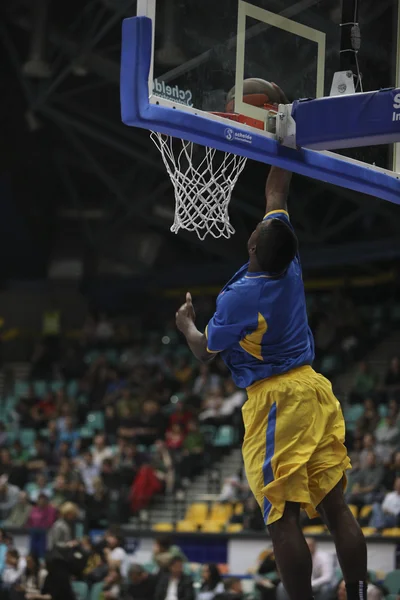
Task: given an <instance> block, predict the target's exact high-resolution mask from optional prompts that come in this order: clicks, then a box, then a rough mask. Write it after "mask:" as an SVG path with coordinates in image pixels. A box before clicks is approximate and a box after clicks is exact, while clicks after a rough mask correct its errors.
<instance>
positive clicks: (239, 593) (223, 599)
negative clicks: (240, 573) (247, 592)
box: [215, 577, 244, 600]
mask: <svg viewBox="0 0 400 600" xmlns="http://www.w3.org/2000/svg"><path fill="white" fill-rule="evenodd" d="M224 588H225V590H224V591H223V592H222V593H221V594H218V595H217V596H215V600H244V593H243V588H242V582H241V581H240V579H239V577H228V579H225V581H224Z"/></svg>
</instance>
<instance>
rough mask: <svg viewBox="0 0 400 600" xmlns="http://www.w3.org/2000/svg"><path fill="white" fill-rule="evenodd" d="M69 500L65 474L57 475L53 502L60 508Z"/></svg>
mask: <svg viewBox="0 0 400 600" xmlns="http://www.w3.org/2000/svg"><path fill="white" fill-rule="evenodd" d="M66 501H67V482H66V480H65V477H64V475H57V477H56V478H55V480H54V484H53V497H52V499H51V503H52V505H53V506H55V507H56V508H59V507H60V506H61V505H62V504H64V502H66Z"/></svg>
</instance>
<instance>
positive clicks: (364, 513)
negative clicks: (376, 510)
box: [359, 504, 372, 519]
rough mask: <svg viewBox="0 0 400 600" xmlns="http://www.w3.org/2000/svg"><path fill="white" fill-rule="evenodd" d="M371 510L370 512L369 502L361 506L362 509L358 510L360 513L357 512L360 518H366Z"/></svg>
mask: <svg viewBox="0 0 400 600" xmlns="http://www.w3.org/2000/svg"><path fill="white" fill-rule="evenodd" d="M371 512H372V506H371V505H370V504H367V505H366V506H363V507H362V509H361V510H360V514H359V517H360V519H366V518H367V517H369V515H370V514H371Z"/></svg>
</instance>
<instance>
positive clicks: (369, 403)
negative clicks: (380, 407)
mask: <svg viewBox="0 0 400 600" xmlns="http://www.w3.org/2000/svg"><path fill="white" fill-rule="evenodd" d="M379 421H380V417H379V414H378V411H377V409H376V405H375V402H374V401H373V400H372V398H366V400H365V401H364V414H363V416H362V417H361V418H360V420H359V421H358V423H357V429H358V430H359V431H360V433H361V434H362V435H365V434H366V433H372V434H373V433H374V431H375V430H376V428H377V427H378V424H379Z"/></svg>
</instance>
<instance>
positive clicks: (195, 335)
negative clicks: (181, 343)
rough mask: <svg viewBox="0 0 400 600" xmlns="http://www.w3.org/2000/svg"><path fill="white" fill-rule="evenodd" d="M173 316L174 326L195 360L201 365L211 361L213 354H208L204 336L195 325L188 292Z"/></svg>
mask: <svg viewBox="0 0 400 600" xmlns="http://www.w3.org/2000/svg"><path fill="white" fill-rule="evenodd" d="M175 316H176V326H177V327H178V329H179V331H181V332H182V333H183V335H184V336H185V338H186V341H187V343H188V346H189V348H190V349H191V351H192V352H193V354H194V356H195V357H196V358H197V360H199V361H201V362H203V363H207V362H210V361H211V360H213V358H214V357H215V354H214V353H212V352H208V350H207V338H206V336H205V335H204V333H201V332H200V331H199V330H198V329H197V327H196V325H195V319H196V314H195V312H194V308H193V303H192V296H191V295H190V293H189V292H188V293H187V294H186V302H185V304H182V306H181V307H180V309H179V310H178V312H177V313H176V315H175Z"/></svg>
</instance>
